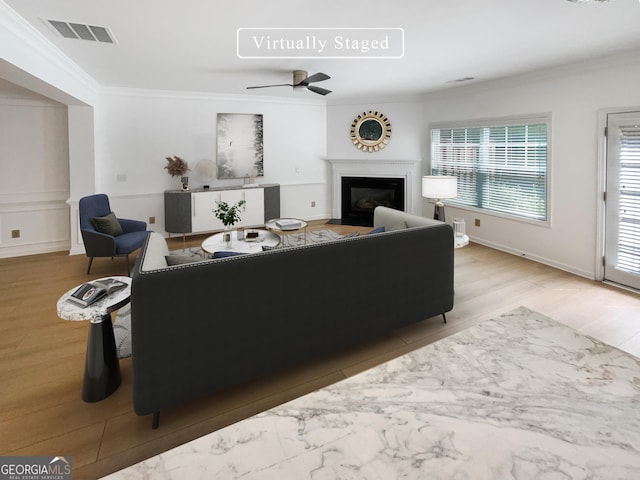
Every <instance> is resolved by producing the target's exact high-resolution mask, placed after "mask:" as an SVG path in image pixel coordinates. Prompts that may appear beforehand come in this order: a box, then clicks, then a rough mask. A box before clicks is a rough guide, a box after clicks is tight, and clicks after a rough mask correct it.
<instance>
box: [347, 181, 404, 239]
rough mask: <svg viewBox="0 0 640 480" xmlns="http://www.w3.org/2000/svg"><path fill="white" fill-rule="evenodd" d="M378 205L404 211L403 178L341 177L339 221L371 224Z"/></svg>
mask: <svg viewBox="0 0 640 480" xmlns="http://www.w3.org/2000/svg"><path fill="white" fill-rule="evenodd" d="M378 206H384V207H389V208H394V209H396V210H401V211H404V208H405V205H404V178H382V177H342V212H341V213H342V216H341V222H340V223H342V224H343V225H362V226H369V227H370V226H373V210H374V209H375V208H376V207H378Z"/></svg>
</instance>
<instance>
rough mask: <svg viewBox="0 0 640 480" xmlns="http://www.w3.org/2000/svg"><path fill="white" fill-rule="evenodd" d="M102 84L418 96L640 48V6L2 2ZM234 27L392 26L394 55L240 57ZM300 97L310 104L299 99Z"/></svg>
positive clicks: (558, 0)
mask: <svg viewBox="0 0 640 480" xmlns="http://www.w3.org/2000/svg"><path fill="white" fill-rule="evenodd" d="M4 1H5V2H6V3H7V4H8V5H9V6H10V7H11V8H13V9H14V10H15V11H16V12H17V13H18V14H19V15H21V16H22V17H23V18H24V19H25V20H27V21H28V22H29V23H31V24H32V25H33V26H34V27H35V28H36V29H37V30H39V31H40V32H41V33H42V34H43V35H44V36H45V37H47V38H48V39H49V40H50V41H51V42H52V43H53V44H55V45H56V46H57V47H58V48H59V49H60V50H62V51H63V52H64V53H65V54H66V55H67V56H68V57H70V58H71V59H72V60H73V61H75V62H76V63H77V64H78V65H80V66H81V67H82V68H83V69H84V70H85V71H86V72H87V73H88V74H89V75H91V76H92V77H93V78H94V79H95V80H96V81H97V82H98V83H99V84H101V85H102V86H104V87H124V88H142V89H160V90H184V91H191V92H216V93H231V94H239V93H248V94H250V95H279V96H293V95H295V96H296V97H300V95H301V93H295V94H294V93H293V92H292V89H290V88H288V87H280V88H270V89H260V90H253V91H247V90H245V87H247V86H250V85H264V84H271V83H289V82H291V71H292V70H294V69H302V70H307V71H308V72H309V74H310V75H311V74H313V73H315V72H318V71H321V72H324V73H327V74H329V75H330V76H331V77H332V78H331V79H330V80H327V81H325V82H322V83H319V84H317V85H318V86H320V87H323V88H327V89H329V90H332V91H333V93H331V94H330V95H328V96H327V97H325V98H327V100H329V101H339V100H341V99H350V98H358V97H372V96H374V95H382V96H389V95H398V94H420V93H424V92H429V91H434V90H438V89H442V88H449V87H452V86H455V85H458V84H456V83H452V81H453V80H455V79H458V78H461V77H475V78H476V80H474V81H475V82H480V81H486V80H491V79H495V78H499V77H504V76H510V75H515V74H522V73H526V72H528V71H533V70H538V69H542V68H546V67H553V66H557V65H563V64H566V63H572V62H579V61H583V60H586V59H590V58H597V57H603V56H608V55H613V54H617V53H620V52H628V51H638V52H639V53H640V3H639V2H638V0H615V1H611V2H610V3H595V4H585V3H573V2H569V1H567V0H398V1H396V2H389V1H388V0H384V1H383V0H367V1H364V2H347V1H344V0H341V1H335V0H324V1H322V2H313V3H311V2H301V1H300V0H295V1H294V0H271V1H265V0H236V1H232V0H227V1H225V2H222V1H220V0H181V1H180V2H177V1H172V0H110V1H103V2H96V1H91V0H65V1H60V0H4ZM45 19H53V20H63V21H69V22H77V23H85V24H89V25H98V26H103V27H107V28H109V29H110V30H111V32H112V33H113V35H114V36H115V38H116V40H117V45H109V44H103V43H98V42H87V41H81V40H73V39H64V38H61V37H59V36H57V34H55V33H54V32H53V30H52V29H50V28H49V27H48V26H47V25H46V24H45V22H44V21H43V20H45ZM240 27H336V28H340V27H341V28H346V27H400V28H403V29H404V32H405V54H404V57H403V58H401V59H351V60H346V59H337V60H336V59H298V60H294V59H279V60H249V59H240V58H238V57H237V54H236V30H237V29H238V28H240ZM302 94H304V95H306V96H308V98H310V99H320V98H322V97H321V96H319V95H316V94H314V93H312V92H303V93H302Z"/></svg>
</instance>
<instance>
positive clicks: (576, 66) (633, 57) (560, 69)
mask: <svg viewBox="0 0 640 480" xmlns="http://www.w3.org/2000/svg"><path fill="white" fill-rule="evenodd" d="M631 63H640V50H639V49H633V50H628V51H625V52H621V53H618V54H616V55H607V56H602V57H596V58H592V59H589V60H581V61H577V62H572V63H567V64H563V65H558V66H554V67H547V68H542V69H537V70H531V71H529V72H524V73H518V74H515V75H509V76H505V77H498V78H493V79H487V80H484V81H477V82H473V83H469V84H466V85H460V86H451V87H449V88H443V89H438V90H432V91H429V92H425V93H424V94H423V95H422V96H421V101H422V102H425V101H428V100H432V99H438V100H439V99H444V98H449V97H460V96H462V95H470V94H474V93H482V92H486V91H491V90H495V89H497V88H503V89H506V88H513V87H518V86H521V85H531V84H537V83H540V82H545V81H549V80H554V79H558V78H569V77H573V76H576V75H583V74H585V73H589V72H597V71H602V70H605V69H608V68H611V67H615V66H619V65H629V64H631Z"/></svg>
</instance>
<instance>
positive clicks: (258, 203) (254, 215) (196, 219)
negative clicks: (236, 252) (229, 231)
mask: <svg viewBox="0 0 640 480" xmlns="http://www.w3.org/2000/svg"><path fill="white" fill-rule="evenodd" d="M240 200H244V201H245V202H246V204H245V205H244V206H243V207H242V212H241V213H240V216H241V218H242V221H241V222H239V223H238V224H237V226H238V227H256V226H260V225H264V224H265V222H266V221H267V220H268V219H270V218H277V217H279V216H280V185H277V184H260V185H257V186H255V184H247V185H245V186H244V187H243V186H235V187H219V188H212V189H207V190H205V189H194V190H190V191H187V192H183V191H181V190H167V191H165V192H164V224H165V227H164V228H165V230H166V231H167V232H168V233H202V232H210V231H214V230H223V229H224V225H223V224H222V222H221V221H220V220H219V219H217V218H216V216H215V215H214V214H213V210H214V209H215V207H216V202H221V201H222V202H227V203H229V204H234V203H237V202H239V201H240Z"/></svg>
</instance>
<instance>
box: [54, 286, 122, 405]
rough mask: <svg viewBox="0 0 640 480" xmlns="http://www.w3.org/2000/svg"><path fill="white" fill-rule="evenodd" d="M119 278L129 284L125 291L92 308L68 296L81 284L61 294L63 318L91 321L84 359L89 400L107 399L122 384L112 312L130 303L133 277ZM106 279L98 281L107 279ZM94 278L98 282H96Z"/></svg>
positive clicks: (85, 394) (84, 396)
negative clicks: (77, 303) (71, 299)
mask: <svg viewBox="0 0 640 480" xmlns="http://www.w3.org/2000/svg"><path fill="white" fill-rule="evenodd" d="M106 278H115V279H116V280H120V281H122V282H125V283H126V284H127V285H128V286H127V288H123V289H122V290H118V291H117V292H114V293H112V294H111V295H108V296H106V297H103V298H101V299H100V300H98V301H97V302H95V303H93V304H92V305H89V306H88V307H84V308H82V307H80V306H77V305H76V304H73V303H70V302H68V301H67V299H68V298H69V297H70V296H71V294H72V293H73V292H75V291H76V290H77V289H78V287H80V285H77V286H75V287H73V288H72V289H71V290H69V291H68V292H66V293H65V294H64V295H62V296H61V297H60V299H59V300H58V304H57V311H58V317H60V318H61V319H63V320H71V321H82V320H89V321H90V322H91V325H90V326H89V339H88V341H87V354H86V357H85V362H84V380H83V382H82V399H83V400H84V401H85V402H98V401H100V400H104V399H105V398H107V397H108V396H109V395H111V394H112V393H113V392H115V391H116V390H117V389H118V387H119V386H120V382H121V376H120V361H119V360H118V352H117V350H116V340H115V337H114V335H113V324H112V323H111V312H114V311H115V310H118V309H119V308H122V307H124V306H125V305H126V304H127V303H129V300H130V296H131V278H129V277H106ZM106 278H101V279H95V280H106ZM95 280H94V281H95Z"/></svg>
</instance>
